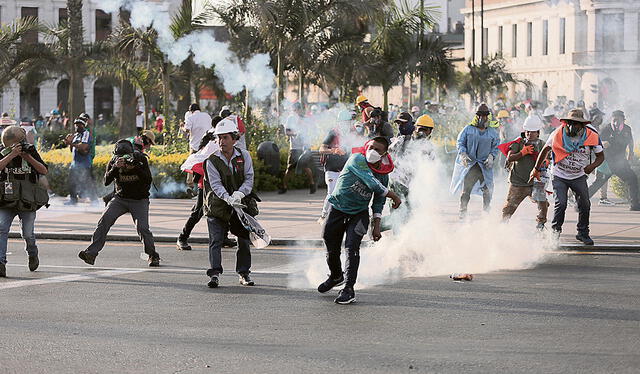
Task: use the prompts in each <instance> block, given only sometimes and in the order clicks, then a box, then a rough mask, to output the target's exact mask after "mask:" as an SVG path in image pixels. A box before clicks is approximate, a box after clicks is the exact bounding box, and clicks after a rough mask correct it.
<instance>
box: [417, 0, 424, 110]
mask: <svg viewBox="0 0 640 374" xmlns="http://www.w3.org/2000/svg"><path fill="white" fill-rule="evenodd" d="M423 15H424V0H420V17H421V18H420V31H419V35H418V56H420V55H421V53H420V52H422V38H423V37H424V20H423V19H422V16H423ZM422 63H423V61H418V64H420V70H422ZM423 77H424V75H423V74H422V71H420V72H419V73H418V105H422V103H424V91H423V86H422V78H423Z"/></svg>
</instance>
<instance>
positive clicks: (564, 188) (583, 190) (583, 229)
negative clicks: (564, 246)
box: [551, 175, 591, 234]
mask: <svg viewBox="0 0 640 374" xmlns="http://www.w3.org/2000/svg"><path fill="white" fill-rule="evenodd" d="M569 190H571V191H573V192H574V193H575V195H576V202H577V204H578V233H580V234H589V213H590V212H591V202H590V201H589V188H588V187H587V176H586V175H583V176H581V177H580V178H576V179H564V178H560V177H557V176H555V175H554V176H553V192H555V194H556V203H555V206H554V209H553V221H552V222H551V228H552V229H553V230H554V231H562V224H563V223H564V216H565V212H566V210H567V193H568V192H569Z"/></svg>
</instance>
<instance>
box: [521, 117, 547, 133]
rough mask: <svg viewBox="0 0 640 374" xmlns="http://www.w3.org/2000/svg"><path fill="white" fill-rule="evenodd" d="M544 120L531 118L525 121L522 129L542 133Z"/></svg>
mask: <svg viewBox="0 0 640 374" xmlns="http://www.w3.org/2000/svg"><path fill="white" fill-rule="evenodd" d="M542 126H543V123H542V120H541V119H540V117H538V116H535V115H534V116H529V117H527V118H526V119H525V120H524V124H523V125H522V129H523V130H524V131H540V130H542Z"/></svg>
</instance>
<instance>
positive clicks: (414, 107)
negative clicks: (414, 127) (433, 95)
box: [411, 105, 420, 112]
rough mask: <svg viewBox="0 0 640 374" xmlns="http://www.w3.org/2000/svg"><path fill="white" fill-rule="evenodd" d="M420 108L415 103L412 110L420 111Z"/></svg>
mask: <svg viewBox="0 0 640 374" xmlns="http://www.w3.org/2000/svg"><path fill="white" fill-rule="evenodd" d="M419 111H420V108H418V106H417V105H414V106H413V107H411V112H419Z"/></svg>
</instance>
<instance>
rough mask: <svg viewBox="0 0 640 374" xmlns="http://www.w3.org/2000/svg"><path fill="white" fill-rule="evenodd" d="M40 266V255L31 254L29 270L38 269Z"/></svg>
mask: <svg viewBox="0 0 640 374" xmlns="http://www.w3.org/2000/svg"><path fill="white" fill-rule="evenodd" d="M38 266H40V259H39V258H38V255H35V256H29V271H36V269H37V268H38Z"/></svg>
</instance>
